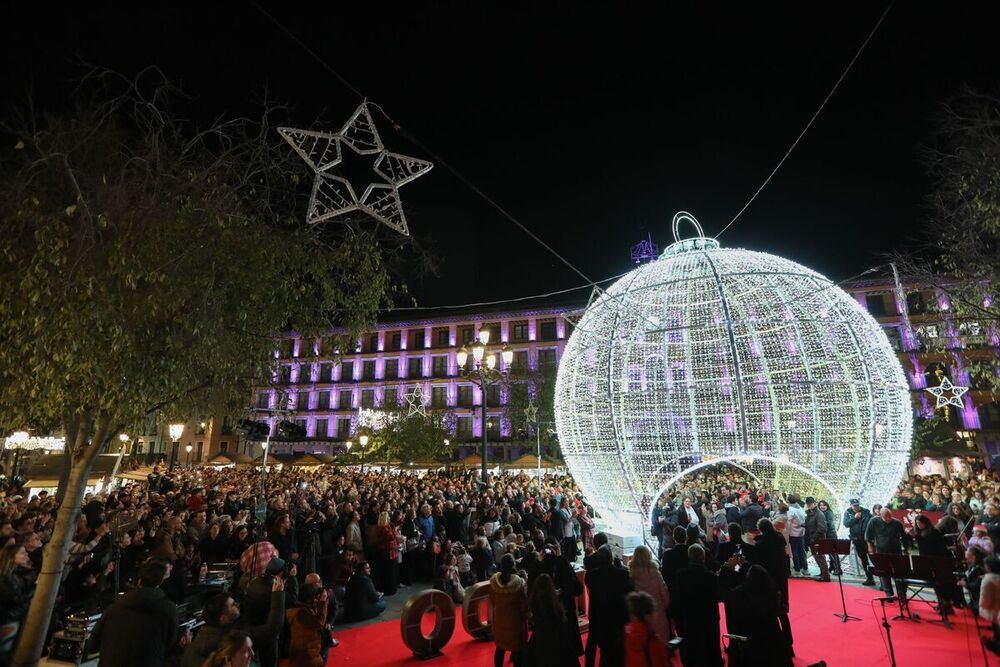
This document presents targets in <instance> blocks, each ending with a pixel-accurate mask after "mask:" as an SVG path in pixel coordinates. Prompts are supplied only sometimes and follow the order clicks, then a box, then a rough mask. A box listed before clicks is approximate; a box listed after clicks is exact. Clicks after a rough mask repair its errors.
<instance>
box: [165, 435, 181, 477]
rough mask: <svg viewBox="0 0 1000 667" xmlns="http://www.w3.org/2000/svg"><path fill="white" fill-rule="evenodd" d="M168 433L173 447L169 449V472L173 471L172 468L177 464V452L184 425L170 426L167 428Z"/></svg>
mask: <svg viewBox="0 0 1000 667" xmlns="http://www.w3.org/2000/svg"><path fill="white" fill-rule="evenodd" d="M168 430H169V431H170V441H171V442H172V443H173V445H172V446H171V448H170V468H169V471H170V472H173V471H174V466H175V465H176V464H177V450H178V449H179V448H180V446H181V436H182V435H184V424H171V425H170V426H169V428H168Z"/></svg>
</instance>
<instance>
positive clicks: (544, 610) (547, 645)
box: [526, 604, 580, 667]
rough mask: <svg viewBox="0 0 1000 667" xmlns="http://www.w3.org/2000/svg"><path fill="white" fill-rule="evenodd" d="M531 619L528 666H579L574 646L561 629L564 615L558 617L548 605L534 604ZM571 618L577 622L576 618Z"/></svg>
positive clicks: (564, 622) (563, 625) (564, 620)
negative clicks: (532, 628) (532, 627)
mask: <svg viewBox="0 0 1000 667" xmlns="http://www.w3.org/2000/svg"><path fill="white" fill-rule="evenodd" d="M531 620H532V625H533V626H534V631H533V632H532V633H531V639H529V640H528V651H527V655H526V658H527V660H526V662H527V664H528V665H529V667H580V660H579V657H578V655H577V653H576V651H575V647H574V645H573V643H572V642H571V640H570V637H569V635H568V634H567V633H566V632H564V631H563V628H564V627H565V625H566V617H565V615H563V617H562V618H560V617H559V616H557V615H556V614H555V613H553V610H552V609H550V608H549V607H548V605H540V604H535V605H533V606H532V609H531ZM572 620H573V622H574V623H577V620H576V618H573V619H572ZM577 634H579V630H577Z"/></svg>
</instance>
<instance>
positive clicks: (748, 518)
mask: <svg viewBox="0 0 1000 667" xmlns="http://www.w3.org/2000/svg"><path fill="white" fill-rule="evenodd" d="M763 516H764V508H763V507H761V506H760V505H758V504H757V503H750V504H749V505H747V506H746V507H744V508H743V509H741V510H740V528H742V529H743V532H744V533H751V532H755V531H756V530H757V522H758V521H760V520H761V519H762V518H763Z"/></svg>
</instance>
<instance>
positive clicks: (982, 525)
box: [972, 523, 987, 533]
mask: <svg viewBox="0 0 1000 667" xmlns="http://www.w3.org/2000/svg"><path fill="white" fill-rule="evenodd" d="M972 530H981V531H983V532H984V533H985V532H987V530H986V524H985V523H977V524H976V525H975V526H973V527H972Z"/></svg>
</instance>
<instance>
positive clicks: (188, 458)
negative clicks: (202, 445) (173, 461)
mask: <svg viewBox="0 0 1000 667" xmlns="http://www.w3.org/2000/svg"><path fill="white" fill-rule="evenodd" d="M184 449H185V450H186V451H187V467H188V468H190V467H191V450H192V449H194V447H192V446H191V445H187V446H186V447H184Z"/></svg>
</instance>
